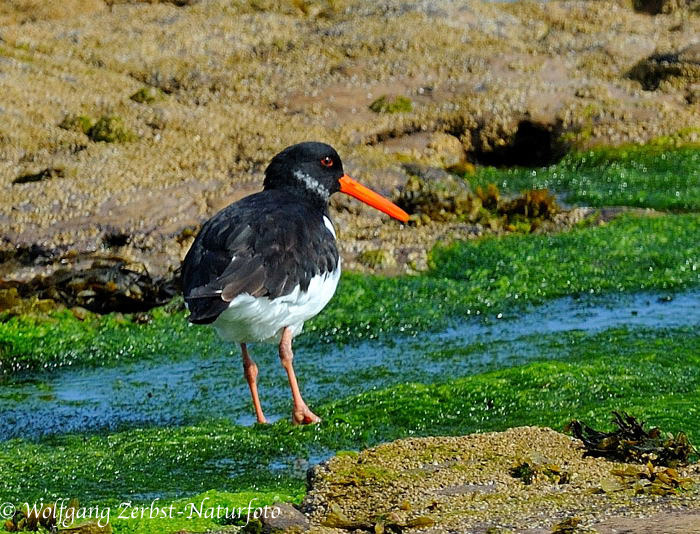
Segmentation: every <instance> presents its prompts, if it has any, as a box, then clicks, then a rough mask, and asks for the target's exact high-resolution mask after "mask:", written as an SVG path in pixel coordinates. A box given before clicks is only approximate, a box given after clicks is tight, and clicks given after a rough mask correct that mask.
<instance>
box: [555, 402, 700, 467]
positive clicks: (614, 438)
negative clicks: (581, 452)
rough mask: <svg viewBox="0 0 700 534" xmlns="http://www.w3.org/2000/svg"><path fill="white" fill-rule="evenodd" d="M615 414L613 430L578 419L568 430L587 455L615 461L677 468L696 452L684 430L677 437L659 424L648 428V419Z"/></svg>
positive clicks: (623, 413)
mask: <svg viewBox="0 0 700 534" xmlns="http://www.w3.org/2000/svg"><path fill="white" fill-rule="evenodd" d="M612 414H613V423H614V424H615V426H617V430H614V431H612V432H601V431H599V430H594V429H593V428H591V427H589V426H588V425H586V424H585V423H582V422H581V421H578V420H573V421H571V422H570V423H569V424H568V425H567V426H566V428H565V430H566V431H568V432H571V434H572V435H573V436H574V437H575V438H577V439H580V440H581V441H582V442H583V445H584V447H585V448H586V453H585V455H586V456H595V457H602V458H607V459H609V460H614V461H621V462H628V463H640V464H647V463H650V464H651V465H654V466H667V467H677V466H679V465H687V464H688V462H689V459H690V456H691V455H692V454H694V453H695V452H696V451H695V448H694V447H693V446H692V445H691V444H690V442H689V441H688V437H687V436H686V434H685V433H684V432H679V433H678V434H676V435H675V436H674V435H673V434H671V433H663V432H661V430H660V429H658V428H656V427H654V428H651V429H650V430H645V429H644V425H645V421H638V420H637V419H636V418H635V417H633V416H631V415H629V414H628V413H625V412H622V413H620V412H617V411H614V412H612Z"/></svg>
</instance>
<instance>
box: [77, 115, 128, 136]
mask: <svg viewBox="0 0 700 534" xmlns="http://www.w3.org/2000/svg"><path fill="white" fill-rule="evenodd" d="M85 133H86V135H87V136H88V137H89V138H90V140H91V141H95V142H104V143H126V142H128V141H134V140H135V139H137V135H136V134H135V133H133V132H132V131H131V130H129V129H128V128H127V127H126V126H125V125H124V121H123V119H122V118H121V117H117V116H115V115H104V116H102V117H100V118H99V119H97V121H96V122H95V124H93V125H92V126H91V127H90V128H89V129H88V131H87V132H85Z"/></svg>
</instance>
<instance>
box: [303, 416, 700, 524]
mask: <svg viewBox="0 0 700 534" xmlns="http://www.w3.org/2000/svg"><path fill="white" fill-rule="evenodd" d="M583 452H584V451H583V448H582V445H581V442H579V441H578V440H574V439H572V438H569V437H567V436H565V435H563V434H559V433H557V432H555V431H553V430H549V429H544V428H537V427H523V428H515V429H510V430H508V431H506V432H501V433H490V434H473V435H470V436H465V437H444V438H421V439H406V440H399V441H395V442H393V443H388V444H385V445H381V446H379V447H376V448H373V449H369V450H366V451H363V452H361V453H359V454H343V455H340V456H337V457H335V458H333V459H331V460H329V461H328V462H326V463H324V464H321V465H319V466H317V467H316V468H314V469H313V471H312V472H310V475H309V484H310V490H309V493H308V495H307V497H306V499H305V501H304V503H303V506H302V508H303V510H304V511H305V512H306V513H307V515H308V516H309V517H310V520H311V532H327V533H337V534H340V533H341V532H366V531H370V532H414V531H415V532H430V533H431V534H437V533H442V532H445V533H447V532H473V533H490V534H493V533H506V532H519V533H530V534H534V533H548V532H552V531H556V529H557V528H559V529H560V530H559V532H572V533H573V532H586V531H587V532H600V533H603V532H610V533H612V532H616V531H617V532H621V531H623V532H629V533H638V534H642V533H645V534H661V533H669V532H684V533H686V534H689V533H694V532H700V527H699V525H700V494H699V493H698V491H697V489H689V490H678V491H677V493H676V492H669V495H651V494H650V493H651V492H644V491H641V490H639V489H637V490H636V491H637V492H638V494H636V495H635V489H633V487H632V486H630V487H629V488H628V487H627V486H625V485H624V484H621V483H620V482H619V481H618V479H619V478H620V477H618V476H616V475H614V474H613V471H614V470H625V471H629V472H631V471H634V472H638V471H641V470H643V469H644V468H643V467H642V466H639V465H634V466H632V465H626V464H617V463H613V462H609V461H607V460H604V459H600V458H584V457H583ZM630 470H631V471H630ZM678 477H679V480H680V479H683V480H685V481H686V482H685V484H686V487H688V488H690V487H691V486H690V484H691V483H692V482H694V483H695V484H696V485H695V486H694V488H697V483H698V482H700V470H698V468H697V467H696V466H692V467H690V468H686V469H685V470H682V469H681V470H679V474H678ZM691 481H692V482H691ZM640 517H641V518H644V519H640ZM567 526H568V528H570V530H565V528H567ZM590 529H594V530H590Z"/></svg>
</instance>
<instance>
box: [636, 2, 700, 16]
mask: <svg viewBox="0 0 700 534" xmlns="http://www.w3.org/2000/svg"><path fill="white" fill-rule="evenodd" d="M634 8H635V9H636V10H637V11H641V12H643V13H648V14H650V15H661V14H663V15H668V14H670V13H676V12H677V11H683V10H688V9H690V10H699V9H700V2H698V0H634Z"/></svg>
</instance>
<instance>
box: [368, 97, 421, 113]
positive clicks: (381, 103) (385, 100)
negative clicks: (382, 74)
mask: <svg viewBox="0 0 700 534" xmlns="http://www.w3.org/2000/svg"><path fill="white" fill-rule="evenodd" d="M369 109H371V110H372V111H374V112H375V113H408V112H409V111H413V102H412V101H411V99H410V98H408V97H407V96H402V95H398V96H387V95H384V96H380V97H379V98H377V100H375V101H374V102H372V103H371V104H370V105H369Z"/></svg>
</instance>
